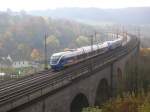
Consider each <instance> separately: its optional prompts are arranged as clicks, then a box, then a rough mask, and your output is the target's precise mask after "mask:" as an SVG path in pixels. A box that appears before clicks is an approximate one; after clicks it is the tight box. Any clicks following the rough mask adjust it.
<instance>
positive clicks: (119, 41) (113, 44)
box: [107, 38, 122, 50]
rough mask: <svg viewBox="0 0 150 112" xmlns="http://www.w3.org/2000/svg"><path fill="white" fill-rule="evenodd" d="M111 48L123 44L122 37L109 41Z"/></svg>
mask: <svg viewBox="0 0 150 112" xmlns="http://www.w3.org/2000/svg"><path fill="white" fill-rule="evenodd" d="M107 44H108V48H109V50H113V49H115V48H117V47H120V46H122V38H119V39H116V40H114V41H107Z"/></svg>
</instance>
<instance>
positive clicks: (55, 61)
mask: <svg viewBox="0 0 150 112" xmlns="http://www.w3.org/2000/svg"><path fill="white" fill-rule="evenodd" d="M60 57H61V55H59V56H51V59H50V64H51V65H56V64H57V63H58V61H59V59H60Z"/></svg>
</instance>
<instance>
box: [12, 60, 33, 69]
mask: <svg viewBox="0 0 150 112" xmlns="http://www.w3.org/2000/svg"><path fill="white" fill-rule="evenodd" d="M12 66H13V67H14V68H22V67H30V66H31V64H30V62H29V61H14V62H13V64H12Z"/></svg>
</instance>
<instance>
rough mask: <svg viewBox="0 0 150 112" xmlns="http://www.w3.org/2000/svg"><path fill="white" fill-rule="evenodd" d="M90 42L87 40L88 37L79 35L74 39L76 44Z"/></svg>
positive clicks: (82, 44)
mask: <svg viewBox="0 0 150 112" xmlns="http://www.w3.org/2000/svg"><path fill="white" fill-rule="evenodd" d="M89 43H90V42H89V39H88V37H85V36H79V37H77V39H76V44H77V45H78V46H85V45H88V44H89Z"/></svg>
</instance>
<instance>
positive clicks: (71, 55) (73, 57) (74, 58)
mask: <svg viewBox="0 0 150 112" xmlns="http://www.w3.org/2000/svg"><path fill="white" fill-rule="evenodd" d="M122 43H123V37H119V38H117V39H115V40H113V41H105V42H103V43H99V44H94V45H92V46H84V47H81V48H77V49H70V50H67V51H64V52H59V53H54V54H52V56H51V57H50V61H49V62H50V66H51V68H52V69H53V70H55V71H60V70H62V69H64V68H65V67H68V66H70V65H73V64H76V63H78V62H80V61H81V60H84V59H86V58H88V57H89V56H90V55H88V54H90V53H91V52H93V51H98V53H99V54H102V53H105V52H107V51H110V50H113V49H116V48H117V47H120V46H122ZM85 54H87V55H86V57H84V58H83V57H82V55H85Z"/></svg>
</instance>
